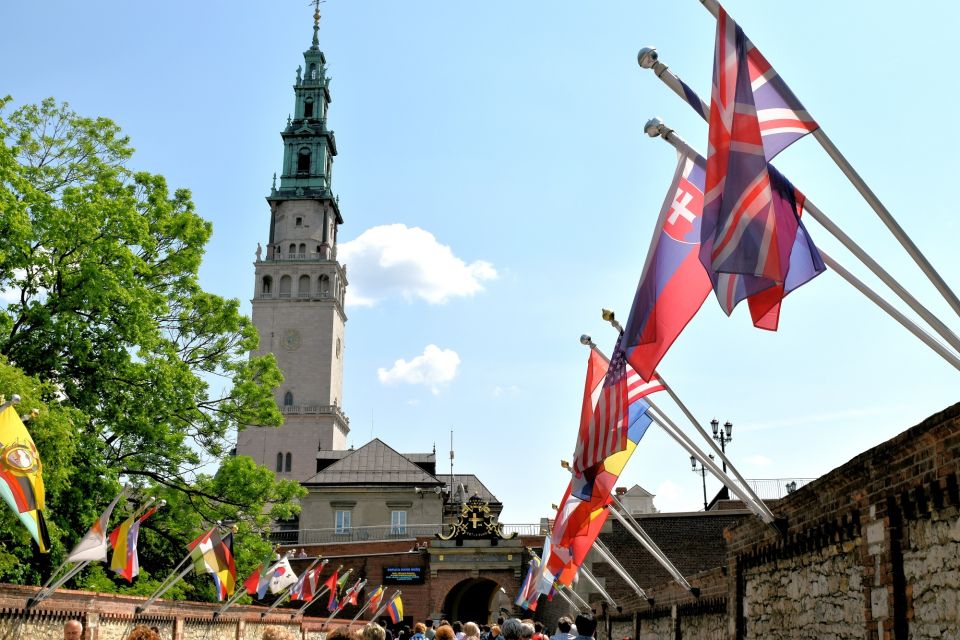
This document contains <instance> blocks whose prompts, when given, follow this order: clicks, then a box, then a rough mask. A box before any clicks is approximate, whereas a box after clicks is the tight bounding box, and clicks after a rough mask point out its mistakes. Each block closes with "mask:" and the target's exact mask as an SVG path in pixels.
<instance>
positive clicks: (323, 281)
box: [317, 274, 330, 298]
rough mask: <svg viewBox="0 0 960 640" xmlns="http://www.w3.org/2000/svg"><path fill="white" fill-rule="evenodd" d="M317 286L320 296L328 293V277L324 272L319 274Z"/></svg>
mask: <svg viewBox="0 0 960 640" xmlns="http://www.w3.org/2000/svg"><path fill="white" fill-rule="evenodd" d="M317 288H318V290H319V292H320V297H322V298H326V297H327V295H329V293H330V277H329V276H327V275H326V274H324V275H322V276H320V282H319V284H318V287H317Z"/></svg>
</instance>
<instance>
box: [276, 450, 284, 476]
mask: <svg viewBox="0 0 960 640" xmlns="http://www.w3.org/2000/svg"><path fill="white" fill-rule="evenodd" d="M282 471H283V454H282V453H277V473H280V472H282Z"/></svg>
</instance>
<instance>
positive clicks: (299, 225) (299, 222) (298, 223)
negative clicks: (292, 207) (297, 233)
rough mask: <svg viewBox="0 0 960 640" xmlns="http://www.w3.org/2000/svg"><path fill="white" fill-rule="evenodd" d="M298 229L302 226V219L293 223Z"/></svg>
mask: <svg viewBox="0 0 960 640" xmlns="http://www.w3.org/2000/svg"><path fill="white" fill-rule="evenodd" d="M294 224H295V225H296V226H298V227H302V226H303V218H297V221H296V222H295V223H294Z"/></svg>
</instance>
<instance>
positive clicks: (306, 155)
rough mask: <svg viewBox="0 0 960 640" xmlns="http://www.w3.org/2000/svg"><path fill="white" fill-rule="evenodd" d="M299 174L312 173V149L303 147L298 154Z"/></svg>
mask: <svg viewBox="0 0 960 640" xmlns="http://www.w3.org/2000/svg"><path fill="white" fill-rule="evenodd" d="M297 173H310V149H308V148H307V147H303V148H301V149H300V152H299V153H298V154H297Z"/></svg>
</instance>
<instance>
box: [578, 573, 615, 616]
mask: <svg viewBox="0 0 960 640" xmlns="http://www.w3.org/2000/svg"><path fill="white" fill-rule="evenodd" d="M579 572H580V573H581V574H582V575H583V577H584V578H586V580H587V582H589V583H590V584H591V585H592V586H593V588H594V589H596V590H597V591H598V592H599V593H600V595H601V596H603V599H604V600H606V601H607V602H609V603H610V604H611V605H613V607H614V608H615V609H618V610H619V609H620V605H618V604H617V601H616V600H614V599H613V596H611V595H610V594H609V593H608V592H607V590H606V589H604V588H603V587H602V586H601V585H600V582H599V581H598V580H597V578H596V577H595V576H594V575H593V574H592V573H590V570H589V569H587V568H586V567H585V566H582V565H581V566H580V568H579Z"/></svg>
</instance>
